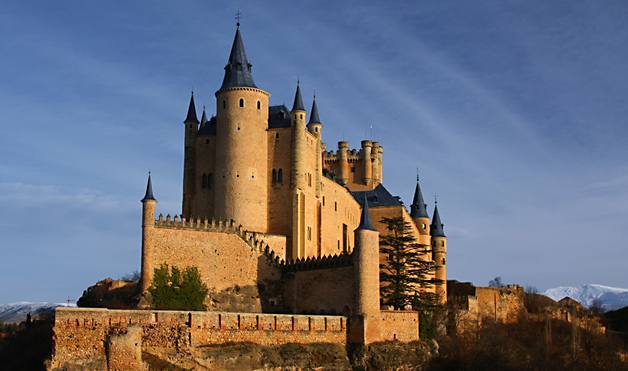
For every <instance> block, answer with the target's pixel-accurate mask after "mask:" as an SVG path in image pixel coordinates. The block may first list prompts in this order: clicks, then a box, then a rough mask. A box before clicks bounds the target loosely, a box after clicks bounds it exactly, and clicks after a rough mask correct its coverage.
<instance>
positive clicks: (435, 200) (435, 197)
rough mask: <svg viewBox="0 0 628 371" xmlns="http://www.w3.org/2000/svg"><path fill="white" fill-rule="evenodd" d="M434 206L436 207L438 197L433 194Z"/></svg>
mask: <svg viewBox="0 0 628 371" xmlns="http://www.w3.org/2000/svg"><path fill="white" fill-rule="evenodd" d="M434 205H438V195H437V194H436V193H434Z"/></svg>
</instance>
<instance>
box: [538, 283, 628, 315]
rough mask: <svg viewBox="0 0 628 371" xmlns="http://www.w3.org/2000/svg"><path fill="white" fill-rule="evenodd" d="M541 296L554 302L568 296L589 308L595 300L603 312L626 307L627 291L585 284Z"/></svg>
mask: <svg viewBox="0 0 628 371" xmlns="http://www.w3.org/2000/svg"><path fill="white" fill-rule="evenodd" d="M543 294H544V295H545V296H549V297H550V298H552V299H554V300H560V299H562V298H564V297H565V296H569V297H570V298H572V299H574V300H576V301H578V302H579V303H580V304H582V305H584V306H586V307H590V306H591V305H592V304H593V302H594V301H595V300H599V301H600V302H601V304H602V309H603V310H605V311H609V310H615V309H619V308H623V307H626V306H628V289H621V288H617V287H609V286H603V285H596V284H586V285H582V286H577V287H555V288H553V289H548V290H546V291H545V292H544V293H543Z"/></svg>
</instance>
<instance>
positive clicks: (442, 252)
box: [430, 204, 447, 304]
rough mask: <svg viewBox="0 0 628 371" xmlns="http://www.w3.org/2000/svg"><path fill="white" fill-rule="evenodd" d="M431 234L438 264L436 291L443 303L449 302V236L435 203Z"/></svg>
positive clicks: (433, 252) (434, 259) (435, 260)
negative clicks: (446, 233)
mask: <svg viewBox="0 0 628 371" xmlns="http://www.w3.org/2000/svg"><path fill="white" fill-rule="evenodd" d="M430 234H431V236H432V260H433V261H434V263H435V264H436V271H435V273H434V276H435V278H436V280H437V283H436V289H435V292H436V294H437V295H438V299H439V302H440V303H441V304H445V303H447V265H446V259H447V236H446V235H445V225H444V224H443V223H442V222H441V220H440V214H439V213H438V205H436V204H435V205H434V216H433V217H432V225H431V230H430Z"/></svg>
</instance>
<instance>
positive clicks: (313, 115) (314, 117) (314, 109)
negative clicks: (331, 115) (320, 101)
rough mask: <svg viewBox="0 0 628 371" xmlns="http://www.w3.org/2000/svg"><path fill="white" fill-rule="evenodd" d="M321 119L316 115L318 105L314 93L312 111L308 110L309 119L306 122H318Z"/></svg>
mask: <svg viewBox="0 0 628 371" xmlns="http://www.w3.org/2000/svg"><path fill="white" fill-rule="evenodd" d="M320 123H321V119H320V118H319V117H318V107H317V106H316V95H315V96H314V100H313V101H312V111H311V112H310V121H309V122H308V124H310V125H312V124H320Z"/></svg>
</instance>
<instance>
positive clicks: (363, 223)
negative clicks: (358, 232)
mask: <svg viewBox="0 0 628 371" xmlns="http://www.w3.org/2000/svg"><path fill="white" fill-rule="evenodd" d="M358 229H368V230H371V231H377V230H376V229H375V227H373V223H371V214H369V202H368V200H367V199H366V192H365V193H364V203H363V204H362V216H360V225H359V226H358Z"/></svg>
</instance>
